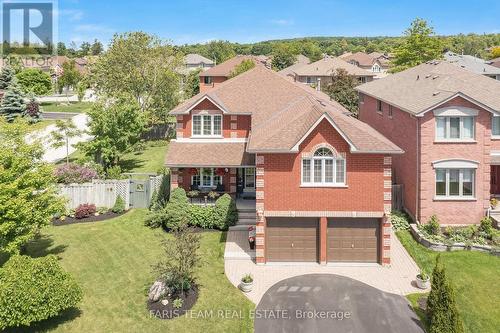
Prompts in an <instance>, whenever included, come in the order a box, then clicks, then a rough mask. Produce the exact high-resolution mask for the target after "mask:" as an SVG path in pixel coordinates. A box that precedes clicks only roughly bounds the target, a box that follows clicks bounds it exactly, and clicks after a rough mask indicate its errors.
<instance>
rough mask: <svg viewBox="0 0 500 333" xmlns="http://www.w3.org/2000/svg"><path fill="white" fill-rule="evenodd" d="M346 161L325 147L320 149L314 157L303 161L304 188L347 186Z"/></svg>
mask: <svg viewBox="0 0 500 333" xmlns="http://www.w3.org/2000/svg"><path fill="white" fill-rule="evenodd" d="M345 170H346V163H345V159H344V158H342V157H341V156H336V155H334V154H333V152H332V151H331V150H330V149H328V148H325V147H322V148H318V149H317V150H316V151H315V152H314V154H313V156H312V157H309V158H304V159H302V185H303V186H342V185H345Z"/></svg>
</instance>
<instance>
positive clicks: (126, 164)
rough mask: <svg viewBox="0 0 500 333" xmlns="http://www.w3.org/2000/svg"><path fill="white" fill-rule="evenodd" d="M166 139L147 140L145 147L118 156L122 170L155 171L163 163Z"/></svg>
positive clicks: (165, 152) (166, 145)
mask: <svg viewBox="0 0 500 333" xmlns="http://www.w3.org/2000/svg"><path fill="white" fill-rule="evenodd" d="M167 148H168V141H167V140H158V141H147V142H146V143H145V148H144V149H141V150H139V151H136V152H130V153H127V154H125V155H123V156H121V157H120V163H119V164H120V167H121V168H122V172H143V173H155V172H157V171H159V170H160V169H161V168H162V167H163V166H164V165H165V154H167Z"/></svg>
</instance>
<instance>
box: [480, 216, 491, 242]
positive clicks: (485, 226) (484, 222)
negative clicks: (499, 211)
mask: <svg viewBox="0 0 500 333" xmlns="http://www.w3.org/2000/svg"><path fill="white" fill-rule="evenodd" d="M493 230H494V229H493V221H492V220H491V218H489V217H487V216H485V217H483V218H482V219H481V223H480V225H479V231H480V232H483V233H484V234H485V236H486V238H488V239H491V238H492V237H493Z"/></svg>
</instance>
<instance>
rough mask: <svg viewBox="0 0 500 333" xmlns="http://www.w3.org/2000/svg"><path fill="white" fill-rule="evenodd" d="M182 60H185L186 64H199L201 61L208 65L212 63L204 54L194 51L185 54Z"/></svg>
mask: <svg viewBox="0 0 500 333" xmlns="http://www.w3.org/2000/svg"><path fill="white" fill-rule="evenodd" d="M184 61H185V62H186V64H193V65H194V64H201V63H204V64H208V65H213V64H214V62H213V61H212V60H210V59H208V58H205V57H204V56H202V55H199V54H196V53H190V54H187V55H186V56H185V57H184Z"/></svg>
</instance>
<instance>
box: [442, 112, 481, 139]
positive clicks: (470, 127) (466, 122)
mask: <svg viewBox="0 0 500 333" xmlns="http://www.w3.org/2000/svg"><path fill="white" fill-rule="evenodd" d="M436 138H437V139H438V140H471V139H473V138H474V117H469V116H467V117H436Z"/></svg>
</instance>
